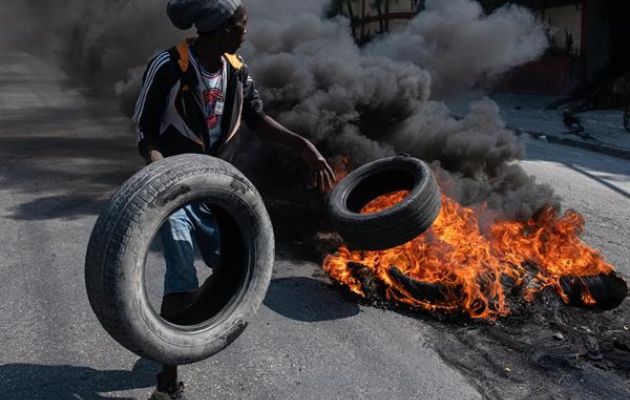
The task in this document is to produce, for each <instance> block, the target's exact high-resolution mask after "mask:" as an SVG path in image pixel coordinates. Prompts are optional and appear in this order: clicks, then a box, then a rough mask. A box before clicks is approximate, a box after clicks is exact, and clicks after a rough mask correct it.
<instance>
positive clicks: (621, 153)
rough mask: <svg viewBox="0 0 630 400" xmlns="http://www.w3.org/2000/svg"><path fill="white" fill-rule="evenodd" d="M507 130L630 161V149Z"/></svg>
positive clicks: (517, 129)
mask: <svg viewBox="0 0 630 400" xmlns="http://www.w3.org/2000/svg"><path fill="white" fill-rule="evenodd" d="M507 128H508V129H511V130H512V131H514V133H515V134H516V135H518V136H521V135H523V134H527V135H530V136H531V137H533V138H534V139H538V140H544V141H547V142H549V143H554V144H561V145H565V146H571V147H577V148H581V149H585V150H590V151H593V152H596V153H601V154H605V155H607V156H611V157H616V158H621V159H624V160H630V149H628V150H626V149H621V148H618V147H611V146H607V145H605V144H596V143H588V142H583V141H580V140H575V139H569V138H561V137H558V136H555V135H549V134H546V133H540V132H532V131H527V130H524V129H520V128H514V127H510V126H508V127H507Z"/></svg>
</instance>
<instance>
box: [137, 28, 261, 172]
mask: <svg viewBox="0 0 630 400" xmlns="http://www.w3.org/2000/svg"><path fill="white" fill-rule="evenodd" d="M188 46H189V42H188V41H187V40H183V41H182V42H180V43H179V44H178V45H177V46H175V47H173V48H171V49H169V50H166V51H163V52H161V53H159V54H158V55H156V56H155V57H154V58H153V59H152V60H151V61H150V62H149V65H148V66H147V69H146V71H145V73H144V78H143V86H142V90H141V92H140V96H139V98H138V101H137V103H136V109H135V112H134V115H133V121H134V123H135V124H136V127H137V134H138V148H139V150H140V154H142V156H143V157H145V158H146V156H147V154H148V152H149V150H158V151H160V152H161V153H162V154H163V155H164V156H165V157H168V156H173V155H177V154H183V153H203V154H209V155H213V156H216V157H219V158H222V159H224V160H228V161H231V159H232V158H233V156H234V154H235V152H236V150H237V149H238V144H239V142H240V135H239V134H238V131H239V128H240V126H241V119H242V120H244V121H245V123H246V124H247V126H248V127H250V128H252V129H253V128H255V127H256V125H257V124H258V123H259V122H260V121H261V120H262V119H263V118H264V117H265V113H264V111H263V103H262V100H261V99H260V95H259V93H258V91H257V90H256V87H255V85H254V81H253V80H252V79H251V77H250V76H249V72H248V70H247V66H246V65H245V64H244V63H243V60H242V59H241V58H240V57H239V56H237V55H232V54H225V55H224V57H225V58H226V60H227V61H228V62H227V63H226V64H227V77H228V78H227V90H226V93H225V110H224V113H223V117H222V120H221V128H222V132H223V137H222V139H221V140H219V141H218V142H217V143H215V145H214V146H212V148H210V146H208V126H207V121H206V115H205V112H204V107H203V99H202V98H201V93H200V90H199V89H198V82H199V81H198V72H197V71H196V70H195V66H194V63H192V62H191V60H190V58H189V53H188Z"/></svg>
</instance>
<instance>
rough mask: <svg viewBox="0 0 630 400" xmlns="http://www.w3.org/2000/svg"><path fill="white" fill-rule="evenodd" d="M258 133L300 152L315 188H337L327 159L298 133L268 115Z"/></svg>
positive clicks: (261, 122)
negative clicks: (309, 170)
mask: <svg viewBox="0 0 630 400" xmlns="http://www.w3.org/2000/svg"><path fill="white" fill-rule="evenodd" d="M256 133H258V134H259V135H261V136H262V137H263V138H265V139H269V140H272V141H274V142H276V143H280V144H283V145H285V146H287V147H289V148H290V149H292V150H293V151H296V152H299V154H300V155H301V156H302V158H303V159H304V161H306V163H307V164H308V166H309V167H310V169H311V172H312V175H313V186H317V187H318V188H319V189H320V190H321V191H328V190H330V189H332V188H333V186H335V180H336V178H335V173H334V172H333V170H332V168H330V165H328V163H327V162H326V159H325V158H324V157H323V156H322V155H321V154H320V153H319V151H317V149H316V148H315V146H313V143H311V142H310V141H308V140H307V139H305V138H303V137H302V136H300V135H298V134H297V133H294V132H291V131H290V130H288V129H287V128H285V127H284V126H282V125H281V124H279V123H278V122H276V121H275V120H274V119H273V118H271V117H270V116H268V115H267V116H265V118H264V119H263V120H262V121H260V123H259V124H258V126H257V127H256Z"/></svg>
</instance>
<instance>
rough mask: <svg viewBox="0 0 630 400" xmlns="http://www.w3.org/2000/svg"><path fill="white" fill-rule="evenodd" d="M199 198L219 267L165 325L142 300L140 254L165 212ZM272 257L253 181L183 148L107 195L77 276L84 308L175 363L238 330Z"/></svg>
mask: <svg viewBox="0 0 630 400" xmlns="http://www.w3.org/2000/svg"><path fill="white" fill-rule="evenodd" d="M197 201H205V202H206V203H207V204H208V205H210V206H211V208H212V211H213V213H214V215H215V218H216V219H217V222H218V225H219V229H220V232H221V238H222V240H221V242H222V247H221V254H222V267H221V270H220V271H218V272H216V273H213V275H212V276H211V279H213V282H212V284H211V285H207V284H206V285H202V288H203V289H208V290H200V293H199V296H198V301H197V302H196V303H195V304H194V305H193V306H192V307H190V308H188V309H186V311H184V312H182V313H180V314H178V315H177V316H174V317H173V318H169V321H166V320H165V319H164V318H162V317H160V316H159V315H158V312H156V311H155V310H154V309H153V307H151V305H150V303H149V301H148V298H147V294H146V290H145V286H144V273H145V270H144V269H145V268H144V267H145V260H146V256H147V252H148V251H149V247H150V245H151V242H152V241H153V239H154V237H155V236H156V234H157V232H158V230H159V228H160V227H161V225H162V223H163V222H164V221H165V220H166V218H167V217H168V216H169V215H170V214H171V213H172V212H173V211H174V210H176V209H178V208H180V207H182V206H184V205H186V204H190V203H193V202H197ZM273 261H274V235H273V229H272V226H271V222H270V220H269V215H268V213H267V210H266V209H265V206H264V204H263V201H262V199H261V197H260V195H259V193H258V192H257V191H256V189H255V188H254V186H253V185H252V184H251V183H250V182H249V181H248V180H247V179H246V178H245V177H244V176H243V175H242V174H241V173H240V172H239V171H238V170H236V168H234V167H233V166H231V165H230V164H228V163H226V162H224V161H222V160H219V159H216V158H212V157H208V156H202V155H192V154H185V155H181V156H176V157H170V158H167V159H165V160H162V161H160V162H157V163H153V164H151V165H149V166H148V167H146V168H144V169H143V170H141V171H140V172H138V173H137V174H136V175H134V176H133V177H132V178H130V179H129V180H128V181H127V182H126V183H125V184H124V185H123V186H122V187H121V189H120V190H119V191H118V193H116V194H115V195H114V196H113V197H112V199H111V200H110V203H109V206H108V208H107V209H106V210H105V211H104V212H103V213H102V214H101V216H100V217H99V218H98V220H97V222H96V225H95V227H94V230H93V232H92V235H91V237H90V241H89V244H88V250H87V254H86V260H85V281H86V288H87V294H88V298H89V301H90V304H91V306H92V309H93V310H94V312H95V314H96V316H97V317H98V319H99V321H100V323H101V324H102V325H103V327H104V328H105V330H106V331H107V332H108V333H109V334H110V335H111V336H112V337H113V338H114V339H116V340H117V341H118V342H119V343H120V344H122V345H123V346H125V347H126V348H127V349H129V350H131V351H133V352H134V353H136V354H138V355H140V356H142V357H145V358H149V359H152V360H154V361H157V362H160V363H163V364H167V365H181V364H188V363H193V362H197V361H200V360H203V359H205V358H207V357H209V356H211V355H213V354H215V353H217V352H218V351H220V350H222V349H223V348H224V347H226V346H227V345H229V344H230V343H231V342H232V341H234V340H235V339H236V338H237V337H238V336H239V335H240V333H241V332H242V331H243V330H244V329H245V327H246V326H247V324H248V323H249V321H250V320H251V319H252V317H253V316H254V314H255V313H256V311H257V310H258V308H259V306H260V304H261V303H262V301H263V298H264V297H265V294H266V292H267V289H268V287H269V282H270V280H271V273H272V268H273ZM207 283H208V282H207ZM210 286H212V287H210ZM217 288H220V289H217Z"/></svg>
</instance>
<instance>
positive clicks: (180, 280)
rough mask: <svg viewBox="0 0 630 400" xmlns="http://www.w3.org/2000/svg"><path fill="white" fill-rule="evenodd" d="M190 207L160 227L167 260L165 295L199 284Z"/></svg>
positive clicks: (182, 291)
mask: <svg viewBox="0 0 630 400" xmlns="http://www.w3.org/2000/svg"><path fill="white" fill-rule="evenodd" d="M190 207H191V206H190V205H189V206H186V207H184V208H180V209H179V210H177V211H175V212H174V213H173V214H171V216H170V217H169V218H168V219H167V220H166V222H164V225H162V228H161V229H160V237H161V239H162V246H163V247H164V261H165V263H166V275H165V277H164V297H165V298H167V297H168V296H170V295H173V294H182V293H190V292H192V291H194V290H195V289H197V287H198V286H199V280H198V279H197V271H196V270H195V251H194V248H193V240H192V231H193V229H195V226H194V223H193V221H191V219H190V211H189V208H190ZM180 297H181V296H180ZM172 307H176V305H175V304H174V305H172V306H170V305H169V306H168V307H167V308H172ZM165 311H167V312H168V311H170V310H165Z"/></svg>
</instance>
